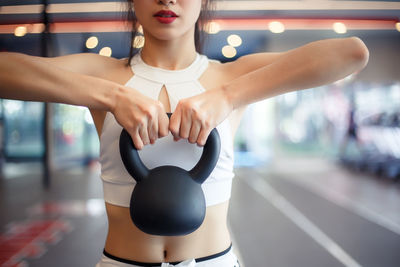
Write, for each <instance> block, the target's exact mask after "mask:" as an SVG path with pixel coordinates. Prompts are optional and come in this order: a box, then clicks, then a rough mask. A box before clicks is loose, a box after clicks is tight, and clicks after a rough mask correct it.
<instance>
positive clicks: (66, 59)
mask: <svg viewBox="0 0 400 267" xmlns="http://www.w3.org/2000/svg"><path fill="white" fill-rule="evenodd" d="M40 59H41V60H43V61H45V62H47V63H49V64H52V65H54V66H56V67H59V68H61V69H64V70H67V71H71V72H76V73H80V74H85V75H90V76H96V77H99V76H101V75H102V73H103V72H104V70H106V69H109V68H112V66H110V64H117V62H118V60H117V59H114V58H110V57H105V56H101V55H99V54H93V53H79V54H70V55H65V56H59V57H41V58H40Z"/></svg>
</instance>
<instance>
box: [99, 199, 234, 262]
mask: <svg viewBox="0 0 400 267" xmlns="http://www.w3.org/2000/svg"><path fill="white" fill-rule="evenodd" d="M228 205H229V204H228V201H227V202H224V203H221V204H218V205H215V206H211V207H207V211H206V217H205V219H204V222H203V224H202V225H201V226H200V227H199V229H197V230H196V231H194V232H193V233H191V234H189V235H185V236H172V237H171V236H155V235H148V234H146V233H144V232H142V231H141V230H139V229H138V228H137V227H136V226H135V225H134V224H133V223H132V221H131V219H130V215H129V208H125V207H120V206H115V205H111V204H108V203H106V209H107V215H108V221H109V229H108V235H107V240H106V245H105V250H106V251H107V252H108V253H110V254H112V255H114V256H117V257H120V258H124V259H130V260H134V261H140V262H175V261H182V260H186V259H191V258H199V257H204V256H209V255H212V254H215V253H218V252H221V251H223V250H225V249H226V248H227V247H228V246H229V245H230V243H231V240H230V236H229V231H228V227H227V224H226V222H227V213H228Z"/></svg>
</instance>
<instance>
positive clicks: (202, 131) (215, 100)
mask: <svg viewBox="0 0 400 267" xmlns="http://www.w3.org/2000/svg"><path fill="white" fill-rule="evenodd" d="M232 111H233V106H232V104H231V103H230V101H229V97H228V95H227V94H226V91H225V90H224V89H222V88H221V89H219V88H218V89H213V90H208V91H206V92H204V93H202V94H199V95H195V96H193V97H189V98H185V99H181V100H180V101H179V103H178V105H177V106H176V109H175V111H174V113H173V114H172V116H171V119H170V122H169V130H170V131H171V133H172V135H173V136H174V138H175V140H179V139H180V138H183V139H188V141H189V142H190V143H192V144H194V143H197V144H198V145H199V146H204V144H205V143H206V141H207V138H208V135H209V134H210V132H211V130H212V129H214V128H215V127H216V126H217V125H218V124H220V123H221V122H222V121H223V120H224V119H225V118H227V117H228V115H229V114H230V113H231V112H232Z"/></svg>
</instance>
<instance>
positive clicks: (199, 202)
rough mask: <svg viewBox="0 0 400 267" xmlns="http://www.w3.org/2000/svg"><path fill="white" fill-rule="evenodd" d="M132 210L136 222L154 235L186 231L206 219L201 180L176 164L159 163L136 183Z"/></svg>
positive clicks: (184, 232) (187, 232)
mask: <svg viewBox="0 0 400 267" xmlns="http://www.w3.org/2000/svg"><path fill="white" fill-rule="evenodd" d="M130 207H131V209H130V214H131V218H132V219H133V221H134V223H135V225H136V226H137V227H138V228H139V229H140V230H142V231H143V232H147V233H149V234H152V235H160V234H161V235H173V236H175V235H185V234H189V233H191V232H192V231H193V229H197V228H198V227H199V226H200V225H201V223H202V222H203V220H204V217H205V210H206V202H205V198H204V194H203V191H202V189H201V184H199V183H197V182H195V181H194V180H193V178H192V177H190V176H189V177H188V172H187V171H186V170H184V169H181V168H179V167H176V166H160V167H157V168H154V169H152V170H150V172H149V175H148V177H147V178H146V179H144V180H143V181H141V182H139V183H137V185H136V186H135V188H134V190H133V193H132V197H131V202H130Z"/></svg>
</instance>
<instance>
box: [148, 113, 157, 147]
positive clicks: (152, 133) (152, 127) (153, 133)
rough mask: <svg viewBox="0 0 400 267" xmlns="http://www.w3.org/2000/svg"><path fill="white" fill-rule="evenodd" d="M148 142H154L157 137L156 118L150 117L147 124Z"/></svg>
mask: <svg viewBox="0 0 400 267" xmlns="http://www.w3.org/2000/svg"><path fill="white" fill-rule="evenodd" d="M147 131H148V133H149V140H150V144H154V142H155V141H156V140H157V137H158V118H157V117H155V118H154V119H150V120H149V122H148V126H147Z"/></svg>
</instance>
